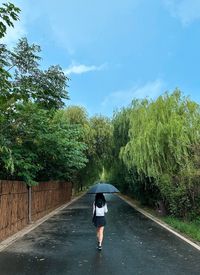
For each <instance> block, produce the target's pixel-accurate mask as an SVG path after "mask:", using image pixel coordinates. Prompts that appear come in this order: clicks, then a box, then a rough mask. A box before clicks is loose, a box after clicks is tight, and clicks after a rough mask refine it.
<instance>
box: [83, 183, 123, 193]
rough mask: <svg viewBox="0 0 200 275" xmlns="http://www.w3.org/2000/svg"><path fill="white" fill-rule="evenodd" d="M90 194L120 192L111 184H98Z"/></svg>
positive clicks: (92, 188) (91, 189) (90, 190)
mask: <svg viewBox="0 0 200 275" xmlns="http://www.w3.org/2000/svg"><path fill="white" fill-rule="evenodd" d="M87 193H88V194H96V193H119V190H118V189H117V188H116V187H115V186H113V185H112V184H109V183H97V184H95V185H94V186H92V187H91V188H90V189H89V191H88V192H87Z"/></svg>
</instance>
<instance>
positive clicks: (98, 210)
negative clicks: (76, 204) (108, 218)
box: [93, 203, 108, 217]
mask: <svg viewBox="0 0 200 275" xmlns="http://www.w3.org/2000/svg"><path fill="white" fill-rule="evenodd" d="M94 211H95V203H93V214H94ZM107 212H108V207H107V203H105V205H104V206H102V207H101V208H100V207H98V206H96V216H97V217H102V216H105V213H107Z"/></svg>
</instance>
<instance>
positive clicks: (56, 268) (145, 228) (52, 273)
mask: <svg viewBox="0 0 200 275" xmlns="http://www.w3.org/2000/svg"><path fill="white" fill-rule="evenodd" d="M93 199H94V196H93V195H85V196H83V197H82V198H81V199H79V200H78V201H76V202H74V203H73V204H71V205H70V206H68V207H67V208H65V209H64V210H62V211H61V212H60V213H59V214H57V215H55V216H53V217H52V218H50V219H49V220H48V221H46V222H44V223H43V224H41V225H40V226H39V227H37V228H36V229H34V230H33V231H31V232H30V233H29V234H27V235H25V236H24V237H23V238H21V239H20V240H18V241H17V242H15V243H14V244H12V245H11V246H9V247H8V248H7V249H5V250H3V251H2V252H0V275H11V274H12V275H24V274H27V275H46V274H48V275H57V274H59V275H61V274H62V275H68V274H70V275H79V274H80V275H91V274H95V275H99V274H101V275H112V274H114V275H129V274H130V275H137V274H145V275H167V274H170V275H186V274H187V275H197V274H198V275H200V252H199V251H198V250H197V249H195V248H193V247H192V246H190V245H189V244H187V243H185V242H184V241H182V240H180V239H179V238H177V237H176V236H174V235H173V234H172V233H170V232H168V231H167V230H165V229H163V228H161V227H160V226H159V225H157V224H156V223H154V222H153V221H151V220H149V219H148V218H146V217H144V216H143V215H141V214H140V213H138V212H137V211H135V210H134V209H133V208H132V207H131V206H129V205H128V204H127V203H125V202H124V201H123V200H121V199H120V198H118V197H117V196H115V195H106V199H107V202H108V210H109V212H108V214H107V216H106V218H107V225H106V227H105V235H104V242H103V249H102V251H101V252H99V251H98V250H97V249H96V233H95V228H94V226H93V225H92V223H91V218H92V202H93Z"/></svg>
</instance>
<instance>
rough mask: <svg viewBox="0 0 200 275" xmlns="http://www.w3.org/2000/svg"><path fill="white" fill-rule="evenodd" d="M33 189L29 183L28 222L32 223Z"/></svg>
mask: <svg viewBox="0 0 200 275" xmlns="http://www.w3.org/2000/svg"><path fill="white" fill-rule="evenodd" d="M31 191H32V189H31V186H29V185H28V223H32V197H31V195H32V192H31Z"/></svg>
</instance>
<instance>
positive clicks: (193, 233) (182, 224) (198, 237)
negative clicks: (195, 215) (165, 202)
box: [163, 217, 200, 241]
mask: <svg viewBox="0 0 200 275" xmlns="http://www.w3.org/2000/svg"><path fill="white" fill-rule="evenodd" d="M163 220H164V221H165V222H166V223H168V224H169V225H171V226H173V228H176V229H177V230H178V231H180V232H181V233H184V234H186V235H187V236H190V237H191V238H192V239H193V240H195V241H200V231H199V227H200V220H199V219H196V220H193V221H184V220H180V219H177V218H174V217H165V218H163Z"/></svg>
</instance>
